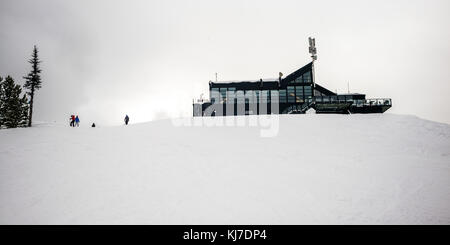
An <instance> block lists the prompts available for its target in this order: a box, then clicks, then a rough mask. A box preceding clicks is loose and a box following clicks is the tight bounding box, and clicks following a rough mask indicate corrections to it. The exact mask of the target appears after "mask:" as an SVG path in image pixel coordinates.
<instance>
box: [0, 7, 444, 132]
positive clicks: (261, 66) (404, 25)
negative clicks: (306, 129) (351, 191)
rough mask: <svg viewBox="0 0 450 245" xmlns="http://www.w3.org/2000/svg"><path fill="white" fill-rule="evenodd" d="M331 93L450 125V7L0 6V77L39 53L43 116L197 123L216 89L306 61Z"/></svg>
mask: <svg viewBox="0 0 450 245" xmlns="http://www.w3.org/2000/svg"><path fill="white" fill-rule="evenodd" d="M309 36H313V37H315V38H316V46H317V49H318V61H317V64H316V81H317V83H319V84H320V85H323V86H325V87H326V88H329V89H330V90H333V91H336V90H337V91H338V92H347V82H348V83H349V84H350V92H359V93H365V94H367V97H368V98H378V97H381V98H382V97H388V98H392V99H393V108H392V109H390V110H389V111H388V112H390V113H398V114H413V115H417V116H419V117H422V118H426V119H430V120H434V121H440V122H446V123H450V96H449V95H448V94H449V92H450V66H449V64H450V1H448V0H435V1H433V0H427V1H417V0H416V1H411V0H399V1H393V0H387V1H380V0H376V1H375V0H373V1H361V0H352V1H342V0H341V1H299V0H294V1H281V0H276V1H275V0H272V1H262V0H255V1H245V0H221V1H214V0H198V1H188V0H179V1H178V0H161V1H150V0H147V1H130V0H128V1H111V0H102V1H94V0H89V1H81V0H64V1H57V0H54V1H51V0H28V1H24V0H1V1H0V76H3V77H4V76H6V75H11V76H13V78H15V79H16V81H17V82H19V83H21V84H23V79H22V76H23V75H25V74H27V73H28V71H29V69H30V65H29V64H28V63H27V60H28V59H29V57H30V55H31V52H32V48H33V45H35V44H36V45H37V46H38V48H39V51H40V58H41V59H42V61H43V63H42V70H43V73H42V78H43V86H42V89H41V90H39V91H38V94H37V96H36V101H35V112H34V113H35V114H34V118H35V120H40V121H58V122H66V121H67V120H68V117H69V116H70V114H72V113H76V114H79V115H80V118H81V122H82V123H83V122H84V123H89V124H90V123H91V122H96V123H97V124H103V125H105V124H110V125H115V124H121V123H122V122H123V121H122V120H123V117H124V115H125V114H126V113H127V114H129V115H130V117H131V120H132V122H137V121H138V122H142V121H148V120H154V119H159V118H164V117H178V116H190V115H192V99H193V98H194V97H198V96H199V95H200V94H201V93H204V94H205V95H207V94H208V92H207V89H208V81H209V80H214V79H215V78H214V77H215V75H214V74H215V73H216V72H217V73H218V77H219V80H244V79H259V78H272V77H277V76H278V72H280V71H281V72H283V74H285V75H288V74H289V73H291V72H293V71H295V70H296V69H298V68H300V67H301V66H303V65H305V64H307V63H308V62H309V61H310V57H309V54H308V41H307V38H308V37H309Z"/></svg>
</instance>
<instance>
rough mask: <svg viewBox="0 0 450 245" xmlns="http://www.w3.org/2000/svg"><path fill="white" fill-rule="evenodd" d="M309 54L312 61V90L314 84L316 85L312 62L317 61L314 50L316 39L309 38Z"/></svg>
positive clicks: (315, 50)
mask: <svg viewBox="0 0 450 245" xmlns="http://www.w3.org/2000/svg"><path fill="white" fill-rule="evenodd" d="M309 53H310V54H311V59H312V69H311V71H312V75H311V76H312V83H313V88H314V87H315V83H316V79H315V77H314V61H316V60H317V49H316V39H315V38H312V37H309Z"/></svg>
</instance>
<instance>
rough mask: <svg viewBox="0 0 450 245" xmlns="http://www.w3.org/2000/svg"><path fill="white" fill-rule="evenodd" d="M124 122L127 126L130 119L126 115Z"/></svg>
mask: <svg viewBox="0 0 450 245" xmlns="http://www.w3.org/2000/svg"><path fill="white" fill-rule="evenodd" d="M124 121H125V125H128V121H130V118H129V117H128V115H125V119H124Z"/></svg>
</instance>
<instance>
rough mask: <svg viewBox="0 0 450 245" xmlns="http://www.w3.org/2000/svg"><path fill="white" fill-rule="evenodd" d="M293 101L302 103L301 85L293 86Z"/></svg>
mask: <svg viewBox="0 0 450 245" xmlns="http://www.w3.org/2000/svg"><path fill="white" fill-rule="evenodd" d="M295 102H296V103H303V86H295Z"/></svg>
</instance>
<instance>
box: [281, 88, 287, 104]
mask: <svg viewBox="0 0 450 245" xmlns="http://www.w3.org/2000/svg"><path fill="white" fill-rule="evenodd" d="M279 93H280V103H286V102H287V100H286V89H280V92H279Z"/></svg>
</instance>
